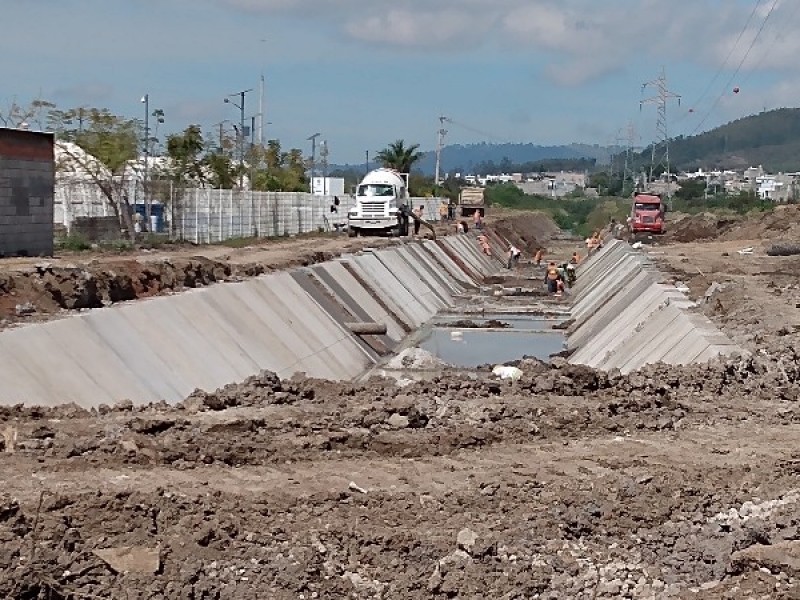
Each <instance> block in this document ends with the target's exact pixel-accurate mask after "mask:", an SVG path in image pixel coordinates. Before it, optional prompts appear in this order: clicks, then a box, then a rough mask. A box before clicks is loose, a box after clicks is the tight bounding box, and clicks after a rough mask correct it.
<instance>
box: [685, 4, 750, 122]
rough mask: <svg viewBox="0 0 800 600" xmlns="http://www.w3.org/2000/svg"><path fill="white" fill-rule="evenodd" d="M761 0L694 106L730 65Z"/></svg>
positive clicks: (703, 97) (694, 104)
mask: <svg viewBox="0 0 800 600" xmlns="http://www.w3.org/2000/svg"><path fill="white" fill-rule="evenodd" d="M761 1H762V0H756V4H755V6H753V10H752V11H750V16H749V17H747V21H746V22H745V24H744V27H742V30H741V31H740V32H739V35H738V37H737V38H736V41H735V42H734V43H733V46H731V49H730V50H729V51H728V56H726V57H725V60H724V61H723V62H722V65H720V67H719V69H717V72H716V73H715V74H714V77H713V78H712V79H711V81H710V82H709V83H708V86H706V89H705V90H703V93H702V94H700V97H699V98H698V99H697V100H696V101H695V102H694V103H693V104H692V105H691V106H692V107H696V106H698V105H699V104H700V103H701V102H702V101H703V100H704V99H705V97H706V95H708V92H710V91H711V88H712V87H714V84H715V83H716V82H717V79H719V76H720V75H722V71H724V70H725V67H726V66H728V61H729V60H730V59H731V56H733V53H734V52H735V51H736V48H737V46H738V45H739V42H740V41H742V37H743V36H744V33H745V31H747V28H748V27H749V26H750V22H751V21H752V20H753V17H754V16H755V14H756V11H757V10H758V7H759V6H761Z"/></svg>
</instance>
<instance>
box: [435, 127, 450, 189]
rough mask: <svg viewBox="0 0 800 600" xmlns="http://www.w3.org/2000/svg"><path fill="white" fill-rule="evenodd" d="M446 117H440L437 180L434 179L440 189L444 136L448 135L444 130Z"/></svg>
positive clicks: (437, 140) (437, 146)
mask: <svg viewBox="0 0 800 600" xmlns="http://www.w3.org/2000/svg"><path fill="white" fill-rule="evenodd" d="M447 120H448V119H447V117H445V116H444V115H442V116H440V117H439V124H440V127H439V131H438V132H437V138H436V178H435V179H434V182H435V185H436V187H437V188H438V187H439V169H440V167H441V163H442V146H443V145H444V136H446V135H447V130H446V129H445V128H444V123H445V121H447Z"/></svg>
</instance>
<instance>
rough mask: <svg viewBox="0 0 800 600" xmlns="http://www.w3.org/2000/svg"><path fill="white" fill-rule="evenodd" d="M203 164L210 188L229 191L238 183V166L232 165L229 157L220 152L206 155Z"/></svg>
mask: <svg viewBox="0 0 800 600" xmlns="http://www.w3.org/2000/svg"><path fill="white" fill-rule="evenodd" d="M203 164H204V165H205V166H206V167H207V168H208V182H209V183H210V184H211V186H212V187H215V188H219V189H223V190H231V189H233V188H234V186H235V185H236V183H237V181H238V177H239V173H238V165H234V164H233V161H232V160H231V157H230V156H228V155H227V154H223V153H222V152H211V153H209V154H207V155H206V157H205V159H204V160H203Z"/></svg>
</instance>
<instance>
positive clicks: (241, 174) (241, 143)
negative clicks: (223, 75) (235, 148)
mask: <svg viewBox="0 0 800 600" xmlns="http://www.w3.org/2000/svg"><path fill="white" fill-rule="evenodd" d="M252 91H253V90H252V89H250V90H242V91H241V92H237V93H235V94H229V95H228V97H227V98H225V99H224V100H223V102H225V103H226V104H227V103H230V104H233V105H234V106H235V107H236V108H238V109H239V189H241V188H242V187H243V185H244V97H245V94H247V92H252ZM235 96H239V102H240V103H239V104H236V102H232V101H231V98H232V97H235Z"/></svg>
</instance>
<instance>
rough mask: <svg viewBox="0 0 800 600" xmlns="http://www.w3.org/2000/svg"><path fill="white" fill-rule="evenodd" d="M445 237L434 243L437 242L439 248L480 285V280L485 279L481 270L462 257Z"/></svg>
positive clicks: (470, 278) (471, 279)
mask: <svg viewBox="0 0 800 600" xmlns="http://www.w3.org/2000/svg"><path fill="white" fill-rule="evenodd" d="M446 240H447V238H445V239H438V240H436V241H435V242H433V243H434V244H436V245H437V246H438V247H439V249H440V250H441V251H442V252H443V253H444V254H445V255H447V257H448V258H450V260H451V261H453V262H454V263H455V264H456V265H458V268H459V269H460V270H461V271H462V272H463V273H464V274H465V275H466V276H467V277H468V278H469V280H470V281H472V282H474V283H475V285H479V282H481V281H483V275H482V274H481V272H480V271H479V270H478V269H476V268H475V267H473V266H472V265H471V264H469V262H467V261H466V260H465V259H464V257H462V256H461V255H460V254H459V253H458V252H457V251H456V249H455V248H454V247H453V246H452V245H451V244H450V242H448V241H446Z"/></svg>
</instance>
